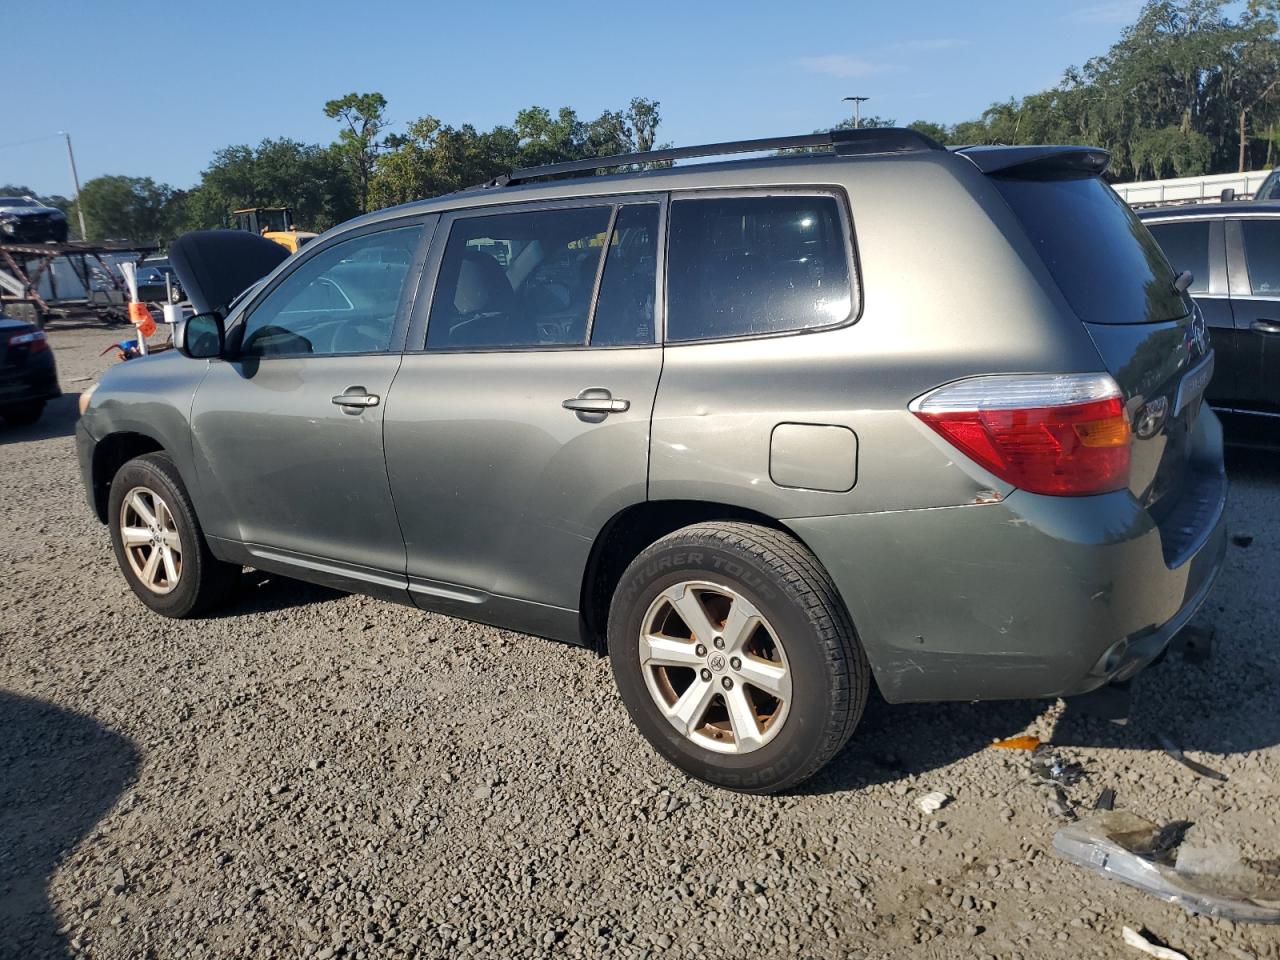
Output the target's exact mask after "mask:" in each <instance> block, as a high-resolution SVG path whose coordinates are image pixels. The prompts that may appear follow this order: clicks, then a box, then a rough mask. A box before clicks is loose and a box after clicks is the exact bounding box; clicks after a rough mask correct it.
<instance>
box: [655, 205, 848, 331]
mask: <svg viewBox="0 0 1280 960" xmlns="http://www.w3.org/2000/svg"><path fill="white" fill-rule="evenodd" d="M670 221H671V226H670V240H669V241H668V256H667V270H668V282H667V339H668V340H669V341H681V340H704V339H718V338H723V337H742V336H751V335H755V334H767V333H780V332H784V331H788V330H805V329H808V328H811V327H825V326H829V325H831V324H836V323H841V322H842V321H844V320H847V319H848V318H849V316H850V315H851V313H852V312H853V295H852V284H851V282H850V276H849V256H848V252H847V250H846V248H845V237H844V231H843V229H842V228H841V222H840V221H841V214H840V205H839V204H838V203H837V202H836V200H835V198H834V197H803V196H780V197H719V198H707V199H696V200H677V201H675V202H673V203H672V204H671V212H670Z"/></svg>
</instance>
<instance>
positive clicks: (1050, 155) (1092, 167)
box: [955, 144, 1111, 180]
mask: <svg viewBox="0 0 1280 960" xmlns="http://www.w3.org/2000/svg"><path fill="white" fill-rule="evenodd" d="M955 152H956V153H958V154H959V155H960V156H962V157H964V158H965V159H966V160H969V161H970V162H971V163H972V164H973V165H974V166H975V167H977V168H978V169H979V170H981V171H982V172H983V173H987V174H998V175H999V176H1002V177H1014V178H1017V179H1020V180H1069V179H1071V178H1073V177H1096V176H1099V175H1100V174H1101V173H1102V172H1103V171H1104V170H1106V169H1107V164H1108V163H1110V162H1111V154H1110V153H1108V152H1107V151H1106V150H1103V149H1102V148H1101V147H1079V146H1070V145H1065V144H1064V145H1056V146H1055V145H1046V146H1036V147H1005V146H990V147H988V146H975V147H956V148H955Z"/></svg>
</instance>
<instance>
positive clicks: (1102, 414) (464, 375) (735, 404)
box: [78, 130, 1227, 792]
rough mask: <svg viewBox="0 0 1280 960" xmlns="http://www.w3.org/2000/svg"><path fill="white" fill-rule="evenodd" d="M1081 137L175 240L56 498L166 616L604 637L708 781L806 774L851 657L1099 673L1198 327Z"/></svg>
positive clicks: (1167, 532) (965, 679) (885, 147)
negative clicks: (260, 608) (442, 623)
mask: <svg viewBox="0 0 1280 960" xmlns="http://www.w3.org/2000/svg"><path fill="white" fill-rule="evenodd" d="M761 151H774V152H773V153H772V154H771V155H767V156H764V157H760V156H759V153H760V152H761ZM735 152H743V153H746V152H754V153H755V154H756V156H754V157H748V158H745V159H737V160H721V161H716V162H711V163H704V164H695V165H685V166H670V167H667V168H665V169H647V170H645V169H637V168H636V165H638V164H649V163H652V162H654V161H659V162H662V161H676V160H687V159H692V158H694V157H696V156H705V155H715V154H729V153H735ZM1106 163H1107V155H1106V153H1105V152H1103V151H1101V150H1096V149H1090V148H1083V147H991V148H970V149H962V150H957V151H948V150H945V149H942V148H940V147H939V146H938V145H937V144H936V143H934V142H932V141H930V140H928V139H927V138H925V137H922V136H921V135H919V134H917V133H914V132H912V131H907V130H863V131H851V132H850V131H846V132H836V133H831V134H821V135H811V136H806V137H795V138H779V139H775V140H768V141H745V142H741V143H735V144H715V145H712V146H709V147H704V148H685V149H680V150H670V151H658V152H654V153H649V154H643V155H634V156H628V157H611V158H602V159H600V160H596V161H582V162H573V163H568V164H557V165H553V166H550V167H544V168H537V169H532V170H526V171H517V172H515V173H514V174H513V175H511V176H510V177H503V178H499V180H497V181H494V182H493V183H491V184H488V185H485V186H484V187H483V188H479V189H474V190H469V191H465V192H462V193H459V194H455V195H452V196H447V197H441V198H438V199H435V200H431V201H426V202H422V203H416V204H410V205H407V206H402V207H396V208H393V209H389V210H383V211H379V212H377V213H373V214H370V215H368V216H364V217H361V218H360V219H358V220H355V221H352V222H351V223H348V224H345V225H343V226H341V227H339V228H337V229H335V230H332V231H330V232H329V233H327V234H325V235H324V236H322V237H320V238H319V239H317V240H316V241H315V242H313V243H312V244H310V245H309V246H308V247H307V248H306V249H305V250H303V251H301V252H300V253H298V254H296V255H294V256H292V257H289V258H288V259H287V260H283V262H281V258H282V257H283V256H284V254H283V252H279V251H277V252H270V251H267V250H266V248H265V247H262V246H259V245H258V244H260V243H265V241H260V240H259V238H256V237H253V236H252V235H250V234H243V233H242V234H236V235H233V236H228V235H226V234H218V233H210V234H197V235H190V236H188V237H187V238H183V239H181V240H179V241H178V242H177V243H176V244H175V245H174V247H173V249H172V250H171V257H172V259H173V261H174V265H175V269H176V270H177V271H178V274H179V276H180V278H181V280H182V283H183V287H184V289H185V290H186V291H187V292H188V293H189V294H190V295H191V298H192V301H193V303H194V305H195V306H196V308H197V309H198V310H200V311H201V312H200V314H199V315H197V316H196V317H194V318H192V319H191V320H190V321H189V322H187V323H186V324H185V325H184V326H182V327H180V328H179V329H178V330H177V332H176V336H175V343H176V346H177V349H176V350H173V351H169V352H166V353H162V354H157V355H153V356H151V357H148V358H145V359H141V360H134V361H130V362H129V363H126V364H122V365H119V366H117V367H114V368H113V369H111V370H110V371H108V373H107V374H106V375H105V376H104V377H103V378H102V381H101V384H100V386H99V387H98V389H97V391H96V393H95V394H94V395H93V397H92V400H91V402H90V404H89V407H88V410H87V412H86V413H85V415H84V417H83V419H82V420H81V422H80V425H79V428H78V443H79V452H80V460H81V464H82V469H83V474H84V483H85V486H86V489H87V491H88V495H89V500H90V503H91V504H92V506H93V509H94V510H95V511H96V513H97V515H98V517H99V518H100V519H101V520H102V521H103V522H104V523H106V524H107V526H108V529H109V532H110V536H111V539H112V542H113V544H114V545H115V551H116V555H117V557H118V559H119V563H120V568H121V570H122V571H123V573H124V576H125V578H126V579H127V580H128V582H129V584H130V585H131V587H132V588H133V590H134V592H135V593H136V594H137V595H138V597H139V598H141V600H142V601H143V602H144V603H145V604H146V605H147V606H149V607H150V608H151V609H153V610H155V611H156V612H158V613H161V614H164V615H166V616H172V617H189V616H195V615H198V614H201V613H204V612H206V611H209V610H211V609H213V608H214V607H215V606H216V605H218V604H220V603H222V602H224V601H225V600H226V599H227V597H228V595H229V593H230V592H231V590H232V588H233V587H234V585H235V583H236V581H237V579H238V578H239V575H240V572H241V570H242V568H243V567H245V566H251V567H256V568H261V569H263V570H267V571H273V572H276V573H280V574H285V575H288V576H291V577H297V578H300V579H304V580H311V581H316V582H319V583H323V584H328V585H330V586H334V587H338V588H341V589H344V590H350V591H359V592H363V593H368V594H372V595H375V596H379V597H384V598H386V599H388V600H395V601H398V602H401V603H406V604H414V605H417V606H419V607H422V608H424V609H427V610H432V611H436V612H440V613H445V614H450V615H453V616H457V617H461V618H465V619H468V620H475V621H480V622H483V623H489V624H495V625H498V626H501V627H505V628H509V629H514V630H519V631H523V632H525V633H529V634H534V635H537V636H542V637H550V638H554V639H558V640H564V641H568V642H571V643H579V644H586V645H589V646H592V647H596V648H598V649H601V650H605V649H607V651H608V654H609V657H610V659H611V661H612V666H613V670H614V675H615V677H616V679H617V684H618V688H619V691H620V693H621V696H622V699H623V701H624V703H625V704H626V706H627V708H628V710H629V711H630V713H631V715H632V717H633V718H634V720H635V723H636V725H637V727H639V729H640V731H641V732H642V733H643V734H644V736H645V737H646V738H648V740H649V741H650V742H651V743H652V744H653V746H654V748H655V749H656V750H658V751H659V752H660V753H661V754H662V755H663V756H665V757H666V758H668V759H669V760H670V761H671V762H673V763H674V764H676V765H677V766H678V767H680V768H681V769H682V770H684V771H686V772H688V773H689V774H691V775H693V776H695V777H699V778H701V779H703V780H706V781H709V782H711V783H715V784H719V785H721V786H724V787H728V788H732V789H735V790H742V791H751V792H769V791H776V790H780V789H784V788H786V787H789V786H791V785H794V784H796V783H798V782H800V781H801V780H803V779H805V778H806V777H809V776H811V775H812V774H814V773H815V772H816V771H817V770H819V769H820V768H821V767H822V766H823V764H825V763H826V762H827V761H828V760H830V759H831V757H832V756H834V755H835V754H836V752H837V751H839V750H840V748H841V747H842V746H843V745H844V743H845V742H846V741H847V740H848V739H849V737H850V735H851V734H852V733H853V730H854V728H855V727H856V726H857V724H858V720H859V717H860V715H861V714H862V710H863V707H864V705H865V703H866V702H867V699H868V696H869V695H870V688H871V685H872V683H873V682H874V683H875V685H876V686H877V687H878V688H879V690H880V692H881V694H883V696H884V697H885V699H887V700H889V701H891V702H903V701H922V700H981V699H990V698H1012V697H1056V696H1067V695H1072V694H1079V693H1083V692H1087V691H1090V690H1094V689H1096V688H1099V687H1101V686H1103V685H1105V684H1108V683H1109V682H1112V681H1116V680H1126V679H1128V678H1130V677H1132V676H1133V675H1134V674H1136V673H1137V672H1138V671H1139V670H1141V669H1142V668H1143V667H1144V666H1146V665H1147V664H1148V663H1150V662H1151V661H1152V660H1153V659H1154V658H1156V657H1157V656H1158V655H1159V654H1160V653H1161V652H1162V651H1163V650H1164V648H1165V647H1166V645H1167V644H1168V643H1169V641H1170V638H1171V637H1172V636H1173V635H1174V633H1175V632H1176V631H1177V630H1179V629H1180V628H1181V627H1182V626H1183V625H1184V624H1185V623H1186V622H1187V620H1188V619H1189V618H1190V617H1191V616H1192V614H1193V613H1194V612H1195V611H1196V609H1197V608H1198V607H1199V606H1200V604H1201V603H1202V602H1203V601H1204V599H1205V596H1206V594H1207V593H1208V592H1209V589H1210V587H1211V586H1212V584H1213V581H1214V577H1215V575H1216V574H1217V572H1218V570H1219V567H1220V565H1221V563H1222V558H1223V553H1224V550H1225V542H1226V540H1225V531H1224V528H1223V519H1222V518H1223V505H1224V500H1225V496H1226V489H1227V488H1226V481H1225V478H1224V473H1223V465H1222V444H1221V433H1220V428H1219V424H1218V421H1217V420H1216V419H1215V417H1214V415H1213V413H1212V412H1211V411H1210V410H1209V409H1208V408H1207V407H1205V406H1204V405H1203V403H1202V395H1203V392H1204V388H1205V384H1206V383H1208V381H1209V378H1210V376H1211V375H1212V369H1213V352H1212V350H1211V348H1210V345H1209V343H1208V340H1207V337H1206V334H1205V328H1204V323H1203V320H1202V318H1201V317H1199V315H1198V314H1197V313H1196V312H1195V311H1194V309H1193V307H1192V304H1191V301H1190V300H1189V299H1188V298H1187V296H1186V294H1185V287H1186V282H1185V277H1176V276H1175V273H1174V271H1173V270H1172V269H1171V267H1170V266H1169V264H1168V262H1167V261H1166V259H1165V257H1164V256H1163V254H1162V253H1161V252H1160V250H1159V248H1158V247H1157V246H1156V244H1155V242H1154V241H1153V240H1152V238H1151V236H1150V234H1149V233H1148V232H1147V230H1146V228H1145V227H1143V226H1142V224H1141V223H1140V222H1139V221H1138V220H1137V219H1136V218H1135V217H1134V216H1133V214H1132V213H1130V211H1129V210H1128V208H1127V207H1126V206H1125V205H1124V204H1123V203H1122V202H1121V201H1120V200H1119V199H1118V198H1117V197H1116V195H1115V194H1114V192H1112V191H1111V190H1110V188H1108V187H1107V186H1106V184H1105V183H1104V182H1103V181H1102V180H1101V179H1100V178H1099V175H1100V174H1101V173H1102V171H1103V169H1104V167H1105V166H1106ZM597 168H612V170H613V171H617V170H618V169H622V170H624V171H630V172H623V173H617V172H612V173H606V174H604V175H596V176H591V175H580V174H590V173H591V172H592V171H593V170H595V169H597ZM268 246H272V245H270V244H268ZM246 287H249V288H250V290H249V292H248V293H247V294H242V295H241V296H240V297H239V299H238V300H236V301H235V302H231V301H232V299H233V296H234V295H235V294H236V293H237V292H239V291H241V290H243V289H244V288H246Z"/></svg>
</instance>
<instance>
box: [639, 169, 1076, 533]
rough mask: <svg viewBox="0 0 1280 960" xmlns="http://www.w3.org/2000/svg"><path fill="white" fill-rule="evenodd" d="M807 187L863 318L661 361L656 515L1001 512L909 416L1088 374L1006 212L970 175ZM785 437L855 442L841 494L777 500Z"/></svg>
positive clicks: (865, 178)
mask: <svg viewBox="0 0 1280 960" xmlns="http://www.w3.org/2000/svg"><path fill="white" fill-rule="evenodd" d="M814 173H815V174H817V173H826V174H827V177H829V178H830V177H831V175H832V174H836V176H835V177H834V178H833V179H828V180H827V183H828V184H829V185H830V186H834V187H836V188H837V189H838V190H839V191H840V192H842V193H843V194H845V195H846V196H847V198H848V203H849V212H850V215H851V217H852V226H853V236H854V242H855V245H856V253H857V259H858V262H859V272H860V276H861V287H862V291H861V293H862V296H861V301H862V302H861V312H860V316H859V317H858V319H857V321H856V322H854V323H851V324H849V325H847V326H844V327H841V328H838V329H833V330H827V331H823V332H815V333H798V334H791V335H781V336H768V337H761V338H756V339H744V340H736V341H721V342H705V343H691V344H675V345H668V346H667V347H666V350H665V357H664V365H663V372H662V380H661V384H660V386H659V390H658V398H657V402H656V405H655V409H654V417H653V441H652V454H651V467H650V491H649V492H650V497H651V498H653V499H659V500H661V499H692V500H708V501H714V502H719V503H727V504H733V505H735V506H740V507H745V508H748V509H751V510H756V511H759V512H761V513H764V514H766V515H768V516H771V517H774V518H778V519H785V518H792V517H806V516H829V515H837V514H855V513H866V512H879V511H889V510H910V509H920V508H929V507H939V506H956V505H962V504H968V503H974V502H983V501H985V500H989V499H991V498H992V496H1003V495H1006V494H1007V493H1008V492H1009V490H1010V488H1009V487H1008V486H1007V485H1006V484H1004V483H1002V482H1001V481H998V480H996V479H995V478H994V477H992V476H991V475H990V474H988V473H987V472H986V471H984V470H982V469H981V468H979V467H977V466H976V465H974V464H972V463H970V462H968V461H967V460H964V459H963V458H959V457H958V455H956V454H955V451H954V450H953V449H952V448H951V447H950V446H949V445H948V444H946V443H945V442H944V441H943V440H941V439H940V438H938V437H937V436H936V435H935V434H933V432H932V431H930V430H929V429H928V428H926V427H925V426H924V425H923V424H921V423H920V422H919V421H918V420H917V419H916V418H915V416H914V415H913V414H911V413H910V412H909V411H908V409H907V405H908V403H909V402H910V401H911V400H912V399H913V398H914V397H916V396H918V395H920V394H921V393H924V392H925V391H927V390H929V389H931V388H933V387H935V386H938V385H939V384H942V383H946V382H948V381H951V380H955V379H958V378H961V377H966V376H973V375H977V374H983V373H1002V372H1011V373H1012V372H1027V371H1062V372H1074V371H1094V370H1098V369H1100V368H1101V361H1100V358H1099V356H1098V353H1097V351H1096V349H1094V347H1093V345H1092V343H1091V342H1090V341H1089V338H1088V336H1087V334H1085V332H1084V331H1083V329H1082V328H1081V325H1080V323H1079V322H1078V321H1077V320H1076V319H1075V318H1074V316H1073V315H1072V314H1071V313H1070V311H1069V308H1068V307H1067V306H1066V304H1065V302H1064V301H1063V299H1062V296H1061V294H1060V293H1059V292H1058V290H1057V288H1056V286H1054V284H1053V281H1052V279H1051V278H1050V277H1049V276H1048V274H1047V271H1046V270H1045V269H1044V267H1043V265H1042V264H1041V263H1040V261H1039V258H1038V257H1037V256H1036V255H1035V253H1034V251H1033V250H1032V249H1031V248H1030V245H1029V241H1027V239H1026V237H1025V234H1024V233H1023V231H1022V228H1021V226H1020V225H1019V224H1018V223H1017V221H1016V219H1015V218H1014V217H1013V215H1012V213H1011V212H1010V211H1009V209H1008V207H1007V206H1006V205H1005V203H1004V201H1003V200H1002V199H1001V198H1000V197H999V195H998V194H997V193H996V191H995V189H994V188H993V187H992V186H991V185H990V184H989V183H988V182H987V178H986V177H985V176H984V175H983V174H981V173H979V172H978V171H977V170H976V169H975V168H973V167H972V165H971V164H970V163H969V162H968V161H967V160H964V159H962V158H960V157H956V156H953V155H950V154H938V155H927V156H925V157H922V158H920V159H914V158H913V159H902V158H897V159H894V160H892V161H885V160H883V159H880V160H876V159H857V160H850V161H848V162H847V163H844V164H841V165H839V166H828V167H825V168H823V169H822V170H820V171H814ZM813 182H814V184H815V186H818V185H821V183H822V181H821V180H818V179H816V178H815V179H814V181H813ZM764 188H765V189H766V190H767V189H768V188H767V186H765V187H764ZM738 189H741V187H739V188H738ZM782 423H807V424H830V425H837V426H842V427H846V428H848V429H849V430H852V431H853V432H854V433H855V434H856V435H857V450H858V453H857V457H858V462H857V478H856V483H855V484H854V485H853V486H852V488H851V489H849V490H847V491H844V492H824V491H817V490H805V489H798V488H794V487H783V486H779V485H778V484H777V483H775V482H773V479H772V478H771V476H770V469H769V467H770V463H769V459H770V456H769V455H770V437H771V435H772V432H773V430H774V428H775V427H776V426H778V425H779V424H782Z"/></svg>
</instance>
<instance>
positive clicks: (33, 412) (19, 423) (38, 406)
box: [0, 400, 45, 427]
mask: <svg viewBox="0 0 1280 960" xmlns="http://www.w3.org/2000/svg"><path fill="white" fill-rule="evenodd" d="M44 403H45V402H44V401H43V400H28V401H27V402H26V403H11V404H9V405H8V406H7V407H0V418H3V420H4V422H5V423H7V424H10V425H11V426H15V427H27V426H30V425H31V424H33V423H35V422H36V421H37V420H39V419H40V417H41V415H42V414H43V413H44Z"/></svg>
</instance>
